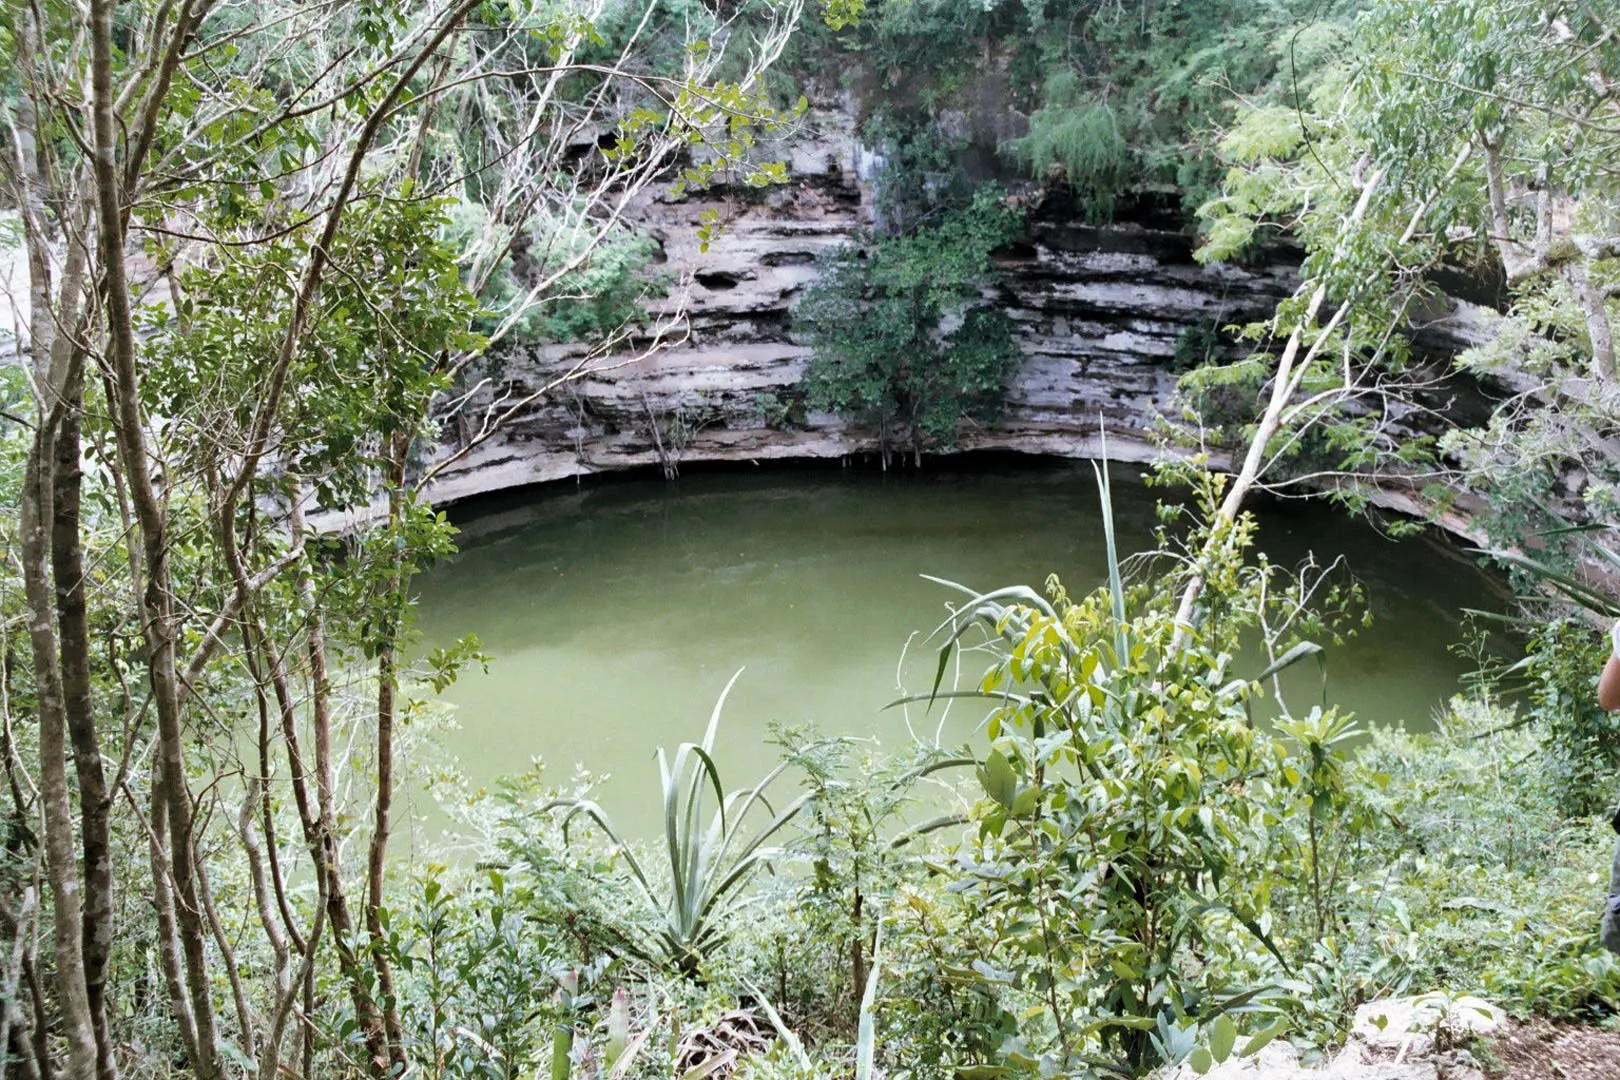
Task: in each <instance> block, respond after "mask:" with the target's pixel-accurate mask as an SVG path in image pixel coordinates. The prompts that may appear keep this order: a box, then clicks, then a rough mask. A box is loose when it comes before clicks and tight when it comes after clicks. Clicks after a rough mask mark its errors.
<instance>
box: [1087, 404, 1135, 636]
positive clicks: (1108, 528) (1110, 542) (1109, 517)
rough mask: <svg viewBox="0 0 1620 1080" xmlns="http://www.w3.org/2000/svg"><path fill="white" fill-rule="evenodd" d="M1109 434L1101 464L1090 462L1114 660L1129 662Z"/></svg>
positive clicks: (1105, 440) (1105, 437) (1105, 436)
mask: <svg viewBox="0 0 1620 1080" xmlns="http://www.w3.org/2000/svg"><path fill="white" fill-rule="evenodd" d="M1107 439H1108V436H1107V435H1106V433H1105V434H1104V436H1103V461H1102V465H1101V467H1099V466H1098V465H1097V463H1096V462H1092V463H1091V471H1092V472H1093V473H1094V474H1095V475H1096V477H1097V496H1098V498H1099V500H1100V501H1101V503H1102V520H1103V542H1104V544H1105V545H1106V546H1107V551H1108V591H1109V593H1111V594H1112V599H1113V606H1114V660H1115V662H1116V663H1120V664H1128V663H1130V639H1129V638H1128V637H1127V636H1126V633H1125V581H1124V577H1123V575H1121V574H1120V572H1119V549H1118V548H1117V546H1116V545H1115V543H1114V491H1113V488H1112V487H1111V486H1110V484H1109V482H1108V441H1107Z"/></svg>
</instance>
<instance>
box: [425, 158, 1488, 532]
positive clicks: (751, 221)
mask: <svg viewBox="0 0 1620 1080" xmlns="http://www.w3.org/2000/svg"><path fill="white" fill-rule="evenodd" d="M857 149H858V148H857V147H856V146H855V145H854V142H853V140H852V139H851V138H850V137H849V135H848V133H847V132H845V133H842V134H839V133H834V135H833V136H832V137H830V138H826V139H823V140H821V141H819V142H810V143H805V144H800V145H799V146H797V147H796V148H794V150H793V153H792V162H791V164H792V173H793V180H792V183H790V184H789V185H786V186H785V187H781V188H777V189H773V190H772V191H770V192H769V193H767V194H766V195H764V196H763V197H755V199H754V201H751V202H747V203H738V202H706V203H705V202H698V201H681V202H674V201H667V200H663V201H651V202H648V203H647V204H646V205H644V206H642V207H640V208H639V211H638V214H639V218H640V220H641V222H642V224H643V225H644V227H646V228H648V229H649V230H650V231H651V232H652V233H653V234H654V235H655V236H656V237H657V238H658V239H659V241H660V244H661V248H662V254H663V257H664V258H666V259H667V268H668V269H670V270H671V271H674V272H675V274H676V276H677V277H678V278H679V279H680V280H681V282H682V284H681V285H679V286H678V287H677V288H676V290H675V291H674V292H673V293H672V295H671V297H670V298H669V299H667V300H665V301H664V302H662V303H661V304H660V306H659V308H658V309H657V310H655V312H654V315H655V316H657V317H659V318H661V319H663V320H664V321H666V322H669V323H675V324H678V325H679V326H680V327H681V329H680V331H679V333H678V334H676V335H674V338H675V339H676V340H674V341H672V342H669V343H666V345H665V347H661V348H656V349H652V350H650V351H648V352H647V354H646V355H639V356H638V355H616V356H606V357H598V358H591V357H588V356H586V355H584V354H582V353H580V352H579V351H578V350H572V349H566V348H536V347H522V346H519V347H516V348H509V349H507V350H505V351H504V352H502V353H501V354H500V355H498V356H495V357H492V360H491V366H490V368H489V370H488V371H486V372H485V373H484V374H485V376H486V377H487V379H488V382H487V384H486V385H485V386H484V387H483V388H482V389H480V390H479V392H478V393H477V394H476V395H475V396H474V399H473V400H472V401H471V403H470V404H471V408H470V409H468V410H466V412H465V413H464V415H463V416H461V417H460V418H458V419H457V420H456V421H455V422H454V423H451V424H447V430H446V432H445V434H446V444H447V449H446V451H445V453H447V454H458V455H460V456H459V457H458V458H457V460H456V461H455V462H454V464H453V465H451V466H450V467H449V468H447V469H445V470H444V471H443V472H442V474H441V476H440V478H439V480H438V481H437V482H436V484H435V486H434V488H433V490H432V494H433V497H434V498H435V500H436V501H440V502H449V501H454V500H456V499H461V498H465V497H467V496H470V495H474V494H479V493H483V492H488V491H495V490H500V489H503V488H510V487H516V486H521V485H526V484H533V483H540V482H545V481H553V480H559V479H563V478H567V477H576V476H582V475H589V474H593V473H601V472H609V471H614V470H622V469H628V468H635V467H643V466H663V467H664V468H665V470H666V472H673V471H674V470H677V469H678V468H679V467H680V466H682V465H683V464H688V463H694V462H717V461H732V462H739V461H740V462H748V461H756V462H757V461H763V460H767V459H781V458H841V457H847V456H849V455H859V454H865V453H870V452H873V451H875V450H876V445H875V440H874V437H873V436H872V434H870V433H868V432H864V431H861V430H857V429H855V428H853V427H851V426H849V425H847V424H845V423H843V422H841V421H840V420H839V419H838V418H836V417H834V416H831V415H827V414H823V413H816V412H809V413H806V412H805V410H804V408H803V392H802V390H801V388H800V383H801V380H802V379H803V376H804V372H805V367H806V364H807V363H808V359H809V358H808V352H807V350H806V349H805V348H804V346H803V345H802V344H801V343H800V342H797V341H795V340H794V338H793V336H792V334H791V332H790V314H791V310H792V307H793V304H794V301H795V298H796V297H797V296H798V295H799V293H800V292H801V290H803V289H804V287H805V286H806V285H807V284H809V283H810V282H811V281H813V280H814V278H815V275H816V265H815V264H816V260H817V258H818V256H820V255H821V254H823V253H824V252H826V251H828V250H829V249H831V248H834V247H836V246H837V245H839V244H842V243H844V242H845V241H846V240H847V239H849V237H850V236H851V235H852V233H853V232H854V231H855V230H856V229H857V228H859V227H861V226H862V225H864V224H866V223H867V222H868V221H869V219H870V213H871V205H872V200H871V191H870V185H869V184H868V183H867V182H866V181H865V180H864V179H863V178H862V176H861V173H862V172H864V171H866V170H863V169H859V168H858V167H857V166H858V164H859V163H860V162H859V160H858V154H857ZM710 210H718V211H719V212H720V214H721V217H722V219H723V220H724V221H725V231H724V233H723V235H721V236H720V237H719V239H718V240H716V241H715V242H714V243H713V244H712V246H711V247H710V248H709V249H708V250H707V251H702V250H700V245H699V242H698V226H699V223H700V216H701V215H702V214H703V213H704V212H705V211H710ZM1000 262H1001V269H1002V270H1003V271H1004V273H1003V274H1002V281H1001V284H1000V286H999V287H998V289H997V295H996V297H995V299H996V301H997V302H998V303H999V304H1000V305H1001V307H1002V308H1003V310H1005V311H1006V312H1007V314H1008V315H1009V316H1011V317H1012V319H1013V320H1014V321H1015V323H1016V325H1017V327H1018V334H1019V339H1020V342H1021V344H1022V347H1023V351H1024V353H1025V357H1026V359H1025V362H1024V364H1023V367H1022V369H1021V371H1020V372H1019V374H1018V376H1017V377H1016V379H1015V380H1014V381H1013V383H1012V385H1011V387H1010V389H1009V393H1008V397H1007V403H1006V408H1005V410H1004V412H1003V414H1002V416H1001V417H1000V419H999V420H998V421H996V422H995V423H994V424H990V425H987V426H982V427H973V428H970V429H966V430H963V431H962V432H961V435H960V441H959V446H958V449H959V450H961V451H974V450H1004V451H1017V452H1025V453H1035V454H1049V455H1060V456H1066V457H1095V456H1098V455H1099V454H1100V453H1101V451H1102V439H1103V434H1104V432H1105V431H1106V434H1107V439H1108V453H1109V455H1110V456H1111V457H1113V458H1114V459H1116V460H1144V459H1146V458H1147V457H1149V456H1151V455H1152V454H1153V453H1154V452H1155V448H1154V445H1153V443H1152V441H1151V439H1150V437H1149V429H1150V428H1151V427H1152V425H1153V422H1154V417H1155V415H1156V413H1157V411H1158V410H1159V409H1161V408H1163V407H1164V406H1166V405H1167V404H1168V403H1169V401H1170V397H1171V391H1172V388H1173V385H1174V380H1175V375H1174V373H1173V372H1172V364H1173V362H1174V360H1175V356H1176V350H1177V343H1178V341H1180V340H1181V339H1182V338H1183V336H1184V335H1187V334H1189V333H1190V332H1193V331H1196V330H1199V329H1201V328H1213V327H1219V326H1222V325H1226V324H1231V323H1241V322H1247V321H1252V320H1258V319H1262V318H1265V317H1266V316H1267V315H1268V314H1269V313H1270V312H1271V311H1272V310H1273V308H1274V307H1275V305H1276V304H1277V302H1278V301H1279V300H1281V299H1282V298H1284V297H1286V296H1287V295H1289V294H1290V293H1291V292H1292V291H1293V289H1294V288H1295V286H1296V284H1297V273H1296V269H1295V262H1294V258H1293V257H1292V254H1291V253H1290V252H1288V251H1285V250H1278V251H1275V252H1273V253H1272V254H1271V255H1270V256H1269V257H1267V258H1266V259H1264V260H1262V261H1261V262H1259V263H1258V264H1255V265H1249V266H1242V267H1239V266H1201V265H1199V264H1198V263H1196V262H1195V261H1194V260H1193V258H1192V241H1191V239H1190V238H1189V237H1188V236H1187V235H1185V233H1183V232H1181V231H1178V230H1176V229H1175V228H1173V227H1171V226H1168V225H1164V226H1155V225H1153V224H1122V225H1118V226H1111V227H1107V228H1096V227H1092V226H1088V225H1085V224H1083V223H1082V222H1081V221H1080V220H1079V218H1078V216H1077V215H1076V214H1075V213H1074V212H1073V210H1072V208H1071V207H1068V206H1065V205H1064V204H1063V203H1062V202H1061V201H1060V200H1049V201H1046V202H1044V203H1041V204H1040V205H1036V206H1033V207H1031V210H1030V213H1029V216H1028V228H1027V235H1026V237H1025V238H1024V240H1023V241H1022V242H1020V243H1018V244H1016V245H1014V247H1013V248H1012V249H1011V250H1009V251H1007V252H1005V253H1004V254H1003V256H1002V257H1001V259H1000ZM1468 332H1469V327H1468V324H1467V320H1466V319H1460V320H1459V318H1458V317H1457V314H1456V311H1455V310H1454V309H1447V310H1445V311H1440V312H1437V318H1436V319H1435V320H1434V321H1433V323H1432V325H1431V326H1430V327H1429V328H1428V329H1427V330H1426V331H1425V336H1426V339H1427V340H1428V342H1429V343H1430V344H1432V345H1433V346H1434V347H1436V348H1440V349H1445V348H1451V347H1454V346H1455V345H1456V344H1457V343H1459V342H1460V341H1461V340H1463V339H1464V338H1465V337H1466V335H1467V334H1468ZM553 384H556V386H555V389H554V390H551V391H549V392H541V391H542V389H543V388H545V387H548V386H552V385H553ZM530 399H532V401H531V400H530ZM518 402H528V403H527V404H524V405H523V406H522V408H520V409H518V410H516V411H515V412H514V413H513V414H512V415H510V416H509V417H508V418H506V419H505V420H504V422H502V423H501V425H500V426H499V430H498V431H496V432H495V433H494V434H493V435H492V436H490V437H488V438H486V439H482V440H481V441H480V440H478V438H477V435H478V432H479V431H480V423H479V419H478V418H479V417H480V416H482V415H489V414H490V412H491V410H494V411H496V412H497V413H498V412H502V411H510V409H511V405H512V403H518ZM471 443H475V445H469V444H471Z"/></svg>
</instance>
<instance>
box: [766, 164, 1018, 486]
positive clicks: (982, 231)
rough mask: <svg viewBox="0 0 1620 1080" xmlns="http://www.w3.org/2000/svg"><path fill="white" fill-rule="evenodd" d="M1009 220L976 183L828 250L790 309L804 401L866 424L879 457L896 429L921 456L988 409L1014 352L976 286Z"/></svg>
mask: <svg viewBox="0 0 1620 1080" xmlns="http://www.w3.org/2000/svg"><path fill="white" fill-rule="evenodd" d="M1018 226H1019V215H1018V214H1017V213H1016V212H1015V211H1012V210H1008V209H1006V208H1005V207H1003V206H1001V205H1000V204H999V203H998V202H997V200H996V197H995V194H994V193H993V192H991V191H989V190H985V191H981V192H979V193H978V194H977V195H975V197H974V199H973V202H972V203H971V204H970V205H969V206H968V207H966V208H965V209H962V210H959V211H954V212H952V213H949V214H947V215H946V216H945V217H944V218H942V219H941V220H940V221H939V223H938V224H936V225H932V226H928V227H925V228H922V229H919V230H917V231H916V232H914V233H911V234H909V235H905V236H899V237H869V238H868V240H867V242H866V244H865V246H864V247H861V248H854V247H846V248H842V249H840V250H839V251H837V252H835V253H833V254H832V255H831V256H830V257H829V258H828V259H827V260H826V262H825V263H824V264H823V268H822V275H821V278H820V279H819V280H818V281H817V282H816V283H815V284H814V285H812V286H811V287H810V288H808V289H807V290H806V291H805V295H804V298H803V299H802V300H801V301H800V302H799V306H798V307H797V308H796V309H795V320H796V321H795V326H796V328H797V329H798V330H799V332H800V333H802V334H803V335H804V336H805V338H806V340H808V342H809V343H810V347H811V349H812V350H813V357H812V360H811V364H810V368H809V370H808V371H807V373H806V376H805V382H806V385H807V386H808V389H809V402H810V404H811V406H812V407H814V408H820V409H829V410H831V411H833V412H835V413H837V414H838V415H839V416H841V417H844V418H845V419H848V420H852V421H854V422H856V423H859V424H862V425H863V426H866V427H868V428H871V429H874V430H875V431H876V433H877V435H878V439H879V442H880V444H881V445H882V447H883V450H884V453H885V456H887V453H888V451H889V448H890V447H891V446H892V445H893V444H895V443H896V442H898V441H900V440H902V439H905V440H907V441H909V443H910V447H911V449H912V451H913V453H914V454H915V455H917V456H919V457H920V455H921V453H922V450H923V449H924V447H927V446H935V445H938V446H944V447H949V446H951V445H952V444H953V443H954V442H955V438H956V431H957V427H958V425H959V424H960V423H961V422H962V421H964V420H986V419H989V418H991V417H992V416H994V415H995V413H996V412H997V411H998V409H999V407H1000V405H1001V401H1002V396H1003V394H1004V390H1005V384H1006V381H1007V379H1008V378H1009V377H1010V376H1011V374H1012V372H1013V370H1014V367H1015V365H1016V363H1017V361H1018V357H1019V352H1018V349H1017V346H1016V344H1015V343H1014V341H1013V336H1012V326H1011V324H1010V322H1009V321H1008V320H1007V318H1006V317H1005V316H1004V315H1002V314H1001V313H1000V312H998V311H996V310H995V309H994V307H993V306H992V305H990V304H987V303H985V302H984V301H983V299H982V294H983V290H984V289H985V288H986V286H987V285H988V284H989V283H990V280H991V263H990V255H991V252H993V251H994V250H995V249H996V248H997V247H999V246H1001V245H1002V244H1004V243H1006V242H1007V241H1008V240H1010V239H1012V237H1013V236H1015V235H1016V233H1017V229H1018Z"/></svg>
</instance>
